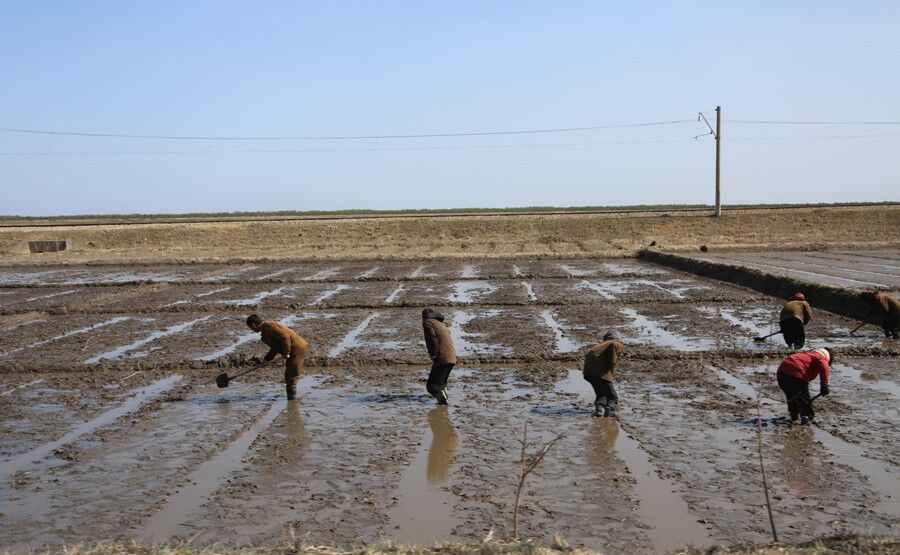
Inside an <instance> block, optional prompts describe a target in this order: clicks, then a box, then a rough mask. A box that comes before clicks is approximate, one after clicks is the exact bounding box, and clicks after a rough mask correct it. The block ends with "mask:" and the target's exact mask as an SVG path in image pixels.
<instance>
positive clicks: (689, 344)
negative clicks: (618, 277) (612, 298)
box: [619, 308, 714, 351]
mask: <svg viewBox="0 0 900 555" xmlns="http://www.w3.org/2000/svg"><path fill="white" fill-rule="evenodd" d="M619 312H620V313H622V314H623V315H624V316H626V317H627V318H629V319H631V321H632V325H633V326H635V327H637V328H638V329H639V339H640V340H641V341H647V340H649V342H650V343H653V344H654V345H659V346H662V347H670V348H672V349H676V350H679V351H704V350H708V349H711V348H712V347H713V345H714V342H713V341H712V340H710V339H701V338H695V337H687V336H684V335H681V334H678V333H675V332H671V331H669V330H667V329H666V328H665V327H663V325H662V324H660V323H659V322H657V321H656V320H652V319H650V318H648V317H646V316H644V315H643V314H641V313H639V312H638V311H637V310H635V309H633V308H621V309H619Z"/></svg>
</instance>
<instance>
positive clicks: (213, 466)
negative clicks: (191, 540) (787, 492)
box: [135, 378, 308, 542]
mask: <svg viewBox="0 0 900 555" xmlns="http://www.w3.org/2000/svg"><path fill="white" fill-rule="evenodd" d="M307 379H308V378H307ZM306 385H308V384H304V383H302V382H301V383H300V384H299V386H300V388H301V389H302V388H303V387H304V386H306ZM292 402H296V401H292ZM286 403H287V401H283V400H277V401H272V403H271V405H270V406H269V409H268V410H267V411H266V412H265V413H264V414H263V416H262V417H261V418H260V419H259V420H257V421H256V422H255V423H254V424H253V426H251V427H250V429H248V430H247V431H245V432H244V433H242V434H241V435H240V436H238V438H237V439H235V440H234V441H233V442H231V443H230V444H228V446H227V447H226V448H225V450H224V451H222V452H221V453H219V454H218V455H216V456H215V457H213V458H212V459H210V460H208V461H206V462H205V463H203V464H202V465H200V466H199V467H198V468H197V469H196V470H195V471H194V472H192V473H190V474H189V475H188V476H187V478H186V481H187V483H188V484H189V486H188V487H185V488H183V489H181V490H180V491H178V493H176V494H175V495H173V496H172V497H170V498H169V499H168V500H167V502H166V505H165V507H164V508H163V509H162V510H161V511H160V512H158V513H156V514H155V515H153V517H152V518H150V520H148V521H147V522H146V523H145V524H144V526H143V527H142V528H141V530H140V531H138V532H137V533H136V534H135V536H136V537H137V538H139V539H141V540H144V541H148V542H163V541H167V540H169V539H170V538H172V537H174V536H176V535H177V534H178V529H179V526H180V525H181V523H182V522H184V521H185V520H187V519H188V518H190V517H191V516H192V515H193V514H194V513H195V512H196V510H197V509H198V508H199V506H200V505H201V504H202V503H203V502H204V501H205V500H206V499H207V497H209V496H210V495H211V494H212V493H213V492H214V491H215V490H217V489H218V488H219V487H220V486H221V484H222V482H223V481H224V480H225V478H226V477H227V476H228V475H229V474H231V473H232V472H234V471H235V470H236V469H237V468H239V467H240V465H241V460H242V459H243V458H244V456H245V455H246V454H247V451H248V449H250V446H251V445H252V444H253V441H254V440H256V438H257V436H259V434H260V432H262V431H263V430H264V429H266V428H268V427H269V425H270V424H271V423H272V421H273V420H275V417H277V416H278V414H279V413H281V412H282V411H283V410H284V408H285V404H286Z"/></svg>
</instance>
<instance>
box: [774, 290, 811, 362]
mask: <svg viewBox="0 0 900 555" xmlns="http://www.w3.org/2000/svg"><path fill="white" fill-rule="evenodd" d="M778 319H779V322H780V324H781V334H782V335H783V336H784V342H785V343H786V344H787V346H788V347H790V348H792V349H802V348H803V345H804V344H805V343H806V330H805V329H804V327H805V326H806V324H808V323H809V321H810V320H812V308H811V307H810V306H809V303H808V302H806V297H805V296H804V295H803V293H794V296H793V297H792V298H791V300H789V301H788V302H786V303H785V305H784V308H782V309H781V316H780V317H779V318H778Z"/></svg>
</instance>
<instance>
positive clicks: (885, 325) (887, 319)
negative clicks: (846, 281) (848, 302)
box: [859, 291, 900, 339]
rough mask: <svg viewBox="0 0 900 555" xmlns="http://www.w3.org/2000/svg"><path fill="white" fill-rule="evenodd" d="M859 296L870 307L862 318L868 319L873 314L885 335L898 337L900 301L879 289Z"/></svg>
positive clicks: (892, 337) (890, 337)
mask: <svg viewBox="0 0 900 555" xmlns="http://www.w3.org/2000/svg"><path fill="white" fill-rule="evenodd" d="M859 296H860V297H861V298H862V300H864V301H866V304H868V305H869V308H870V309H871V310H870V311H869V313H868V314H867V315H866V317H865V318H864V320H865V321H868V320H869V318H870V317H871V316H873V315H874V316H875V318H876V322H878V323H880V325H881V329H883V330H884V335H885V337H887V338H889V339H898V332H900V301H898V300H897V299H895V298H894V297H891V296H890V295H888V294H887V293H882V292H881V291H873V292H871V293H869V292H866V293H860V294H859Z"/></svg>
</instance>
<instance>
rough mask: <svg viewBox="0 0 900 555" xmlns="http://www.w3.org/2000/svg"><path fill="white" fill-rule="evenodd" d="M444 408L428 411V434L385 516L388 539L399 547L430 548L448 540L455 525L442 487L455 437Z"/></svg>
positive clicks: (454, 450) (406, 471)
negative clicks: (425, 546)
mask: <svg viewBox="0 0 900 555" xmlns="http://www.w3.org/2000/svg"><path fill="white" fill-rule="evenodd" d="M450 410H451V409H450V408H449V407H447V406H439V407H435V408H433V409H431V410H429V411H428V430H427V431H426V433H425V437H424V439H423V441H422V443H421V445H420V447H419V449H418V451H417V453H416V456H415V457H414V458H413V460H412V462H411V463H410V465H409V466H408V467H407V468H406V470H405V471H404V472H403V474H402V476H401V477H400V484H399V485H398V486H397V494H396V497H397V506H396V507H395V508H394V509H393V510H392V511H391V512H390V513H389V514H388V517H389V519H390V523H389V525H388V530H389V531H390V532H389V534H390V536H391V537H392V538H393V539H394V540H395V541H396V542H398V543H401V544H431V543H434V542H435V541H440V540H442V539H444V540H446V539H449V538H451V537H452V534H451V532H452V530H453V528H454V527H455V526H456V525H457V524H458V521H457V520H456V519H455V517H454V515H453V505H452V504H451V501H452V499H453V496H452V495H448V492H446V491H444V489H443V487H442V486H443V485H444V484H445V483H446V482H447V479H448V477H449V475H450V472H451V469H452V468H451V467H452V463H453V458H454V456H455V454H456V450H457V449H458V447H459V436H458V435H457V433H456V430H455V429H454V427H453V422H452V421H451V417H452V415H451V414H450Z"/></svg>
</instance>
